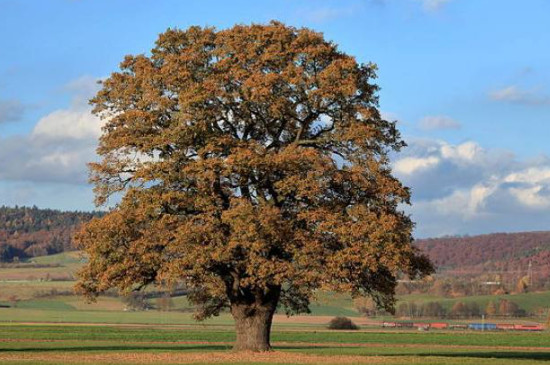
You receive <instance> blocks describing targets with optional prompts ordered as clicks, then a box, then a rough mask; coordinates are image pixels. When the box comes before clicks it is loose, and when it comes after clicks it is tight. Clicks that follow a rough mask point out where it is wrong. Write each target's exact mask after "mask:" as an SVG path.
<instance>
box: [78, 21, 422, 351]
mask: <svg viewBox="0 0 550 365" xmlns="http://www.w3.org/2000/svg"><path fill="white" fill-rule="evenodd" d="M120 67H121V71H120V72H116V73H113V74H112V75H111V76H110V77H109V78H108V79H106V80H105V81H104V82H103V85H102V89H101V90H100V91H99V93H98V94H97V95H96V97H95V98H93V99H92V101H91V103H92V104H93V106H94V113H95V114H97V115H99V116H101V117H102V118H105V120H106V125H105V127H104V133H103V135H102V136H101V138H100V141H99V147H98V153H99V155H100V156H101V161H100V162H99V163H92V164H90V167H91V174H92V181H93V183H94V184H95V192H96V196H97V203H98V204H103V203H105V202H106V201H107V199H108V198H109V197H111V196H113V195H114V196H120V197H121V200H120V202H119V203H118V204H117V205H116V208H115V209H113V210H112V211H111V212H110V213H109V214H107V215H106V216H105V217H102V218H100V219H95V220H93V221H92V222H91V223H89V224H88V225H87V226H86V227H85V228H84V229H83V230H82V232H81V233H80V234H79V235H78V241H79V243H80V245H81V246H82V247H83V249H85V251H86V252H87V254H88V256H89V258H90V259H89V263H88V265H87V266H86V267H85V268H84V269H83V271H82V272H81V273H80V282H79V284H78V287H79V289H80V290H81V291H82V292H84V293H85V294H87V295H89V296H94V295H96V294H98V293H100V292H102V291H104V290H106V289H108V288H111V287H117V288H119V289H120V290H122V291H130V290H134V289H137V288H141V287H143V286H145V285H148V284H159V285H168V284H170V283H173V282H178V283H184V284H185V285H186V286H187V287H188V288H189V290H190V295H189V299H190V300H191V301H192V302H193V303H195V304H196V305H197V306H198V312H197V317H198V318H205V317H208V316H211V315H216V314H218V313H219V312H220V311H221V310H222V309H224V308H229V309H230V310H231V313H232V315H233V317H234V318H235V322H236V329H237V343H236V345H235V348H236V349H249V350H267V349H269V333H270V327H271V320H272V317H273V313H274V311H275V310H276V308H277V306H278V305H279V306H281V307H282V308H283V309H284V310H285V311H287V312H288V313H296V312H306V311H307V310H308V305H309V302H310V300H311V298H312V297H313V296H314V294H315V291H316V290H318V289H326V290H334V291H339V292H349V293H351V294H352V295H353V296H358V295H362V296H370V297H372V298H373V299H374V301H375V302H376V303H377V304H378V305H379V306H381V307H383V308H386V309H388V310H391V309H392V308H393V305H394V289H395V286H396V278H397V277H398V275H400V274H401V273H403V272H405V273H407V274H408V275H410V276H411V277H416V276H419V275H422V274H426V273H429V272H431V271H432V267H431V264H430V263H429V261H428V260H427V258H426V257H425V256H422V255H420V254H419V253H418V252H417V251H416V249H415V248H414V247H413V246H412V245H411V241H412V238H411V230H412V226H413V224H412V222H411V220H410V219H409V217H408V216H407V215H406V214H404V213H403V212H402V211H401V210H400V209H399V205H400V204H403V203H408V202H409V190H408V189H407V188H406V187H404V186H403V185H402V184H401V183H400V182H399V181H398V180H397V179H396V178H394V177H393V176H392V174H391V169H390V167H389V160H388V154H389V153H390V152H392V151H398V150H399V149H400V148H401V147H402V146H403V145H404V143H403V141H402V140H401V138H400V136H399V133H398V131H397V129H396V127H395V123H393V122H390V121H386V120H384V119H383V118H382V117H381V115H380V112H379V110H378V109H377V105H378V104H377V102H378V97H377V91H378V87H377V86H376V85H375V84H374V83H373V79H374V78H375V77H376V74H375V71H376V67H375V65H373V64H358V63H357V62H356V60H355V58H354V57H352V56H349V55H346V54H344V53H343V52H341V51H339V50H338V48H337V47H336V45H335V44H333V43H331V42H328V41H326V40H325V39H324V38H323V36H322V35H321V34H320V33H316V32H314V31H311V30H309V29H296V28H293V27H288V26H285V25H283V24H281V23H277V22H272V23H270V24H268V25H251V26H244V25H238V26H234V27H233V28H230V29H227V30H221V31H216V30H215V29H212V28H201V27H191V28H189V29H187V30H177V29H170V30H168V31H166V32H165V33H163V34H161V35H160V36H159V38H158V40H157V42H156V45H155V47H154V48H153V49H152V51H151V54H150V55H137V56H127V57H126V58H125V59H124V61H123V62H122V63H121V65H120Z"/></svg>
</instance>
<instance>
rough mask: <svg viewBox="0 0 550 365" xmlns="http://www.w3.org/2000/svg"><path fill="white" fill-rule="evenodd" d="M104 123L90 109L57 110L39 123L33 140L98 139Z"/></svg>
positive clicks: (32, 134)
mask: <svg viewBox="0 0 550 365" xmlns="http://www.w3.org/2000/svg"><path fill="white" fill-rule="evenodd" d="M104 122H105V121H103V120H100V119H99V118H97V117H95V116H93V115H92V114H91V111H90V109H89V108H85V109H65V110H56V111H54V112H52V113H50V114H48V115H46V116H45V117H44V118H42V119H40V120H39V121H38V123H37V124H36V126H35V127H34V129H33V131H32V133H31V139H33V140H39V139H50V140H60V139H61V140H62V139H66V138H69V139H90V138H94V139H97V138H98V137H99V136H100V135H101V127H102V126H103V124H105V123H104Z"/></svg>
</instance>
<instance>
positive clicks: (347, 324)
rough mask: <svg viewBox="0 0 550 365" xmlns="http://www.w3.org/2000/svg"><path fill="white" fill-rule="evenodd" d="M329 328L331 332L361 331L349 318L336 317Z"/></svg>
mask: <svg viewBox="0 0 550 365" xmlns="http://www.w3.org/2000/svg"><path fill="white" fill-rule="evenodd" d="M328 328H329V329H331V330H356V329H359V327H357V325H356V324H355V323H353V322H352V320H351V319H349V318H347V317H334V318H333V319H332V320H331V321H330V323H329V325H328Z"/></svg>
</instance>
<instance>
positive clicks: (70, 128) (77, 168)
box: [0, 80, 104, 184]
mask: <svg viewBox="0 0 550 365" xmlns="http://www.w3.org/2000/svg"><path fill="white" fill-rule="evenodd" d="M88 81H89V84H91V83H92V81H91V80H88ZM74 85H80V86H79V88H78V89H71V95H72V97H73V103H72V105H71V106H70V107H69V108H67V109H60V110H56V111H53V112H51V113H49V114H48V115H46V116H44V117H42V118H41V119H40V120H39V121H38V122H37V124H36V125H35V127H34V128H33V130H32V131H31V132H30V133H29V134H27V135H19V136H10V137H7V138H3V139H2V138H0V156H7V158H2V159H0V181H4V182H5V181H26V182H34V183H45V182H57V183H65V184H83V183H85V182H86V181H87V168H86V163H87V162H90V161H93V160H95V159H96V154H95V148H96V146H97V138H98V137H99V135H100V134H101V127H102V125H103V123H104V121H102V120H100V119H99V118H97V117H95V116H93V115H92V114H91V110H90V107H89V106H87V105H86V104H85V103H83V102H81V101H82V100H84V99H86V98H89V97H90V96H91V95H90V93H93V92H95V89H93V88H91V87H87V88H86V87H84V85H85V83H84V82H83V81H80V82H79V83H77V84H74Z"/></svg>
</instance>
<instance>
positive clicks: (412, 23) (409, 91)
mask: <svg viewBox="0 0 550 365" xmlns="http://www.w3.org/2000/svg"><path fill="white" fill-rule="evenodd" d="M271 19H277V20H280V21H283V22H285V23H287V24H289V25H294V26H306V27H310V28H313V29H315V30H318V31H321V32H323V33H324V34H325V37H326V38H328V39H331V40H333V41H334V42H336V43H337V44H339V46H340V48H341V49H342V50H344V51H345V52H347V53H349V54H352V55H355V56H356V57H357V59H358V61H360V62H369V61H372V62H375V63H377V64H378V66H379V79H378V83H379V85H380V86H381V88H382V89H381V92H380V100H381V105H380V106H381V110H382V111H383V112H384V113H385V115H386V116H387V117H389V118H393V119H397V120H398V121H399V126H400V130H401V131H402V134H403V136H404V138H405V140H406V141H407V142H408V143H409V146H410V147H409V148H407V149H406V150H404V151H403V153H401V154H399V155H397V156H394V164H395V165H394V171H395V173H396V175H397V176H399V177H400V178H401V179H402V180H403V181H404V182H405V183H406V184H407V185H408V186H410V187H411V188H412V190H413V203H414V204H413V206H412V207H411V208H408V211H410V213H411V214H412V216H413V219H414V220H415V221H416V222H417V229H416V234H417V236H419V237H425V236H439V235H444V234H476V233H487V232H495V231H521V230H543V229H550V144H549V142H548V139H549V136H550V47H549V44H550V1H548V0H531V1H529V2H518V1H502V0H493V1H490V0H483V1H480V0H356V1H352V0H349V1H345V0H340V1H325V0H307V1H306V0H303V1H290V0H279V1H209V0H204V1H162V0H159V1H154V2H153V1H124V0H119V1H107V0H105V1H102V0H94V1H92V0H57V1H56V0H51V1H44V0H35V1H30V0H17V1H16V0H0V204H7V205H15V204H18V205H32V204H36V205H38V206H39V207H49V208H59V209H80V210H89V209H92V208H93V204H92V199H93V195H92V192H91V187H90V186H89V185H87V184H86V178H87V172H86V168H85V165H84V163H85V162H87V161H91V160H93V159H94V158H95V157H94V153H93V150H94V146H95V143H96V139H97V136H98V135H99V133H100V129H99V128H100V125H99V122H98V121H97V120H96V119H95V118H94V117H92V116H91V115H90V114H89V107H88V106H87V104H86V100H87V99H88V98H89V97H90V96H91V95H93V93H94V92H95V90H96V89H95V84H94V81H95V80H97V79H99V78H102V77H105V76H107V75H109V74H110V73H111V72H113V71H115V70H116V69H117V66H118V63H119V62H120V61H121V60H122V58H123V56H124V55H126V54H136V53H147V52H148V50H149V49H150V48H151V47H152V45H153V42H154V40H155V39H156V37H157V35H158V33H160V32H163V31H164V30H166V29H167V28H169V27H179V28H186V27H188V26H190V25H203V26H206V25H207V26H215V27H217V28H226V27H230V26H231V25H233V24H235V23H245V24H247V23H251V22H257V23H258V22H259V23H262V22H267V21H269V20H271Z"/></svg>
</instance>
